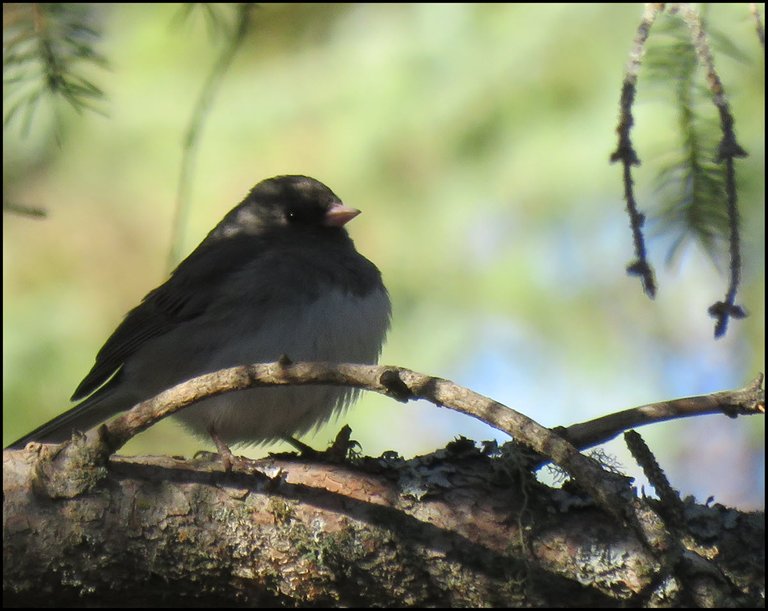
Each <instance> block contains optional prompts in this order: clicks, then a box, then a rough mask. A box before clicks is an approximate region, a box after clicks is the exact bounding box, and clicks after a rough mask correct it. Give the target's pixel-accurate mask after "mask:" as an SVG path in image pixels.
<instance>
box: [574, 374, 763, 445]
mask: <svg viewBox="0 0 768 611" xmlns="http://www.w3.org/2000/svg"><path fill="white" fill-rule="evenodd" d="M764 413H765V391H764V390H763V374H760V375H758V376H757V377H756V378H755V379H754V380H753V381H752V382H750V383H749V384H748V385H747V386H745V387H744V388H741V389H739V390H726V391H722V392H715V393H712V394H710V395H700V396H696V397H685V398H682V399H673V400H671V401H661V402H659V403H651V404H649V405H641V406H640V407H633V408H631V409H627V410H624V411H621V412H616V413H614V414H609V415H607V416H602V417H600V418H596V419H594V420H590V421H588V422H582V423H580V424H574V425H572V426H569V427H566V428H565V429H563V430H562V435H563V436H564V437H565V438H566V439H568V441H570V442H571V443H572V444H573V445H575V446H576V447H577V448H579V449H580V450H584V449H586V448H591V447H593V446H596V445H598V444H601V443H605V442H606V441H609V440H610V439H613V438H614V437H616V435H619V434H620V433H622V432H624V431H626V430H628V429H631V428H634V427H637V426H642V425H645V424H653V423H654V422H664V421H665V420H673V419H676V418H690V417H691V416H703V415H705V414H726V415H727V416H730V417H736V416H737V415H745V416H746V415H753V414H764Z"/></svg>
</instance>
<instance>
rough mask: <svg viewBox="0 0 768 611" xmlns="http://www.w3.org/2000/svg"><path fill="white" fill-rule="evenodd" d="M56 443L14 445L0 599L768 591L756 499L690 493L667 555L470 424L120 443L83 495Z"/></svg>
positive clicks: (31, 602)
mask: <svg viewBox="0 0 768 611" xmlns="http://www.w3.org/2000/svg"><path fill="white" fill-rule="evenodd" d="M48 449H49V448H48V447H46V446H37V448H35V446H34V445H31V446H29V447H28V448H27V449H26V450H24V451H18V452H8V451H7V452H5V453H4V469H3V475H4V477H3V480H4V481H3V488H4V512H3V519H4V525H3V527H4V528H3V535H4V537H3V538H4V541H3V554H4V603H5V604H6V605H28V606H62V605H78V606H79V605H120V606H145V605H148V606H149V605H151V606H179V605H184V606H203V605H205V606H226V605H238V606H254V605H257V606H268V605H279V606H456V607H464V606H560V607H575V606H579V607H582V606H583V607H595V606H600V607H602V606H659V605H662V606H683V605H685V606H762V605H763V604H764V594H763V593H764V516H763V514H747V513H741V512H738V511H735V510H732V509H727V508H725V507H722V506H718V505H715V506H713V507H705V506H701V505H696V504H694V503H692V502H689V503H686V505H685V511H684V524H683V525H682V526H674V527H670V529H671V531H672V533H673V536H674V539H675V541H677V542H678V543H679V545H678V550H679V551H678V553H676V554H672V555H667V556H665V557H664V558H657V557H654V555H653V553H652V552H650V551H649V550H648V549H647V547H646V546H645V545H644V544H643V542H641V541H640V540H639V539H638V537H637V535H636V534H635V532H636V531H635V530H634V529H632V528H629V527H628V526H626V525H625V524H621V523H619V522H617V521H616V520H615V519H614V518H613V517H611V516H609V515H608V514H606V513H605V512H603V511H601V510H600V509H598V508H597V507H596V506H595V505H594V504H593V503H592V502H590V501H589V500H588V499H586V498H585V497H584V496H583V495H582V494H581V493H579V491H575V490H569V489H568V487H567V486H566V488H565V489H552V488H548V487H546V486H544V485H542V484H540V483H539V482H537V481H536V480H535V478H534V477H533V476H532V475H530V473H529V472H527V471H526V470H525V469H523V468H521V467H519V466H518V464H519V463H517V462H515V458H514V454H511V453H508V452H493V453H490V452H482V451H480V450H478V449H477V448H476V447H475V446H474V445H473V444H472V443H471V442H467V441H466V440H463V441H459V442H455V443H453V444H451V445H450V446H449V447H448V448H446V449H444V450H440V451H438V452H436V453H434V454H431V455H428V456H424V457H418V458H415V459H412V460H408V461H405V460H403V459H401V458H399V457H397V456H384V457H382V458H379V459H372V458H369V459H359V460H357V461H355V462H354V464H343V465H333V464H322V463H317V462H314V463H311V462H306V461H300V460H290V459H289V458H287V457H280V458H274V459H271V460H264V461H258V463H257V464H258V467H259V468H260V470H261V471H262V473H265V474H266V475H268V476H269V477H264V476H263V475H260V474H257V473H223V472H222V471H221V468H220V466H219V464H218V463H215V462H214V463H210V462H205V461H184V460H177V459H172V458H131V459H129V458H120V457H113V458H112V459H111V460H110V462H109V465H108V468H107V472H106V474H104V473H101V474H98V475H97V476H95V479H94V485H93V487H92V488H91V490H90V492H88V493H86V494H81V495H78V496H75V497H73V498H50V497H49V496H48V495H47V493H46V490H47V488H46V485H45V480H46V479H47V478H48V477H49V476H50V473H49V472H47V471H46V470H45V468H43V467H41V466H40V465H41V464H44V463H40V462H39V459H40V458H41V457H45V454H46V452H48ZM489 454H490V455H489ZM104 475H106V476H105V477H104V478H103V479H100V480H99V479H98V477H101V476H104ZM86 477H87V475H86ZM638 503H642V504H647V505H648V509H653V510H654V511H655V512H657V513H659V514H661V515H663V513H664V510H663V508H662V507H657V506H654V503H653V502H652V501H649V500H638Z"/></svg>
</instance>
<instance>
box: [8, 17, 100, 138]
mask: <svg viewBox="0 0 768 611" xmlns="http://www.w3.org/2000/svg"><path fill="white" fill-rule="evenodd" d="M4 18H5V23H4V28H3V102H4V108H5V112H4V119H3V125H4V127H7V126H9V125H10V124H11V123H13V122H14V121H17V120H18V121H21V130H22V133H25V134H26V133H27V132H28V131H29V128H30V126H31V124H32V119H33V117H34V114H35V111H36V109H37V108H38V106H39V105H40V102H41V101H42V100H43V99H44V98H46V97H49V98H51V99H52V100H63V101H64V102H66V103H67V104H68V105H69V106H71V107H72V108H74V109H75V110H76V111H77V112H82V111H83V110H91V111H95V112H99V113H103V110H102V109H101V106H100V103H101V102H103V101H104V92H103V91H102V90H101V89H100V88H99V87H98V86H97V85H95V84H94V83H93V81H91V80H90V79H89V78H87V77H86V76H84V73H85V72H86V71H87V67H88V66H98V67H102V68H103V67H106V65H107V61H106V59H105V58H104V56H103V55H101V54H100V53H99V52H98V51H97V50H96V49H95V47H94V44H95V43H96V41H97V40H98V39H99V33H98V31H97V29H96V28H95V27H94V25H93V22H94V13H93V9H92V8H91V6H90V5H87V4H38V3H32V4H21V3H19V4H15V5H13V7H11V8H8V9H5V10H4Z"/></svg>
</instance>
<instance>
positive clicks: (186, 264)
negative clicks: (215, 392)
mask: <svg viewBox="0 0 768 611" xmlns="http://www.w3.org/2000/svg"><path fill="white" fill-rule="evenodd" d="M264 248H265V244H264V240H263V239H260V238H258V237H255V236H246V235H239V236H232V237H230V238H225V239H220V240H215V241H204V242H203V243H202V244H200V246H198V247H197V249H195V250H194V251H193V252H192V254H190V255H189V256H188V257H187V258H186V259H184V261H182V262H181V263H180V264H179V266H178V267H177V268H176V269H175V270H174V272H173V273H172V275H171V277H170V278H169V279H168V280H167V281H166V282H165V283H164V284H161V285H160V286H159V287H157V288H156V289H154V290H153V291H151V292H150V293H148V294H147V296H146V297H144V299H142V301H141V303H140V304H139V305H138V306H136V307H135V308H133V309H132V310H131V311H130V312H128V314H126V316H125V318H124V319H123V322H122V323H120V325H119V326H118V327H117V329H115V331H114V333H112V335H111V336H110V337H109V339H107V341H106V343H105V344H104V346H102V348H101V350H99V353H98V354H97V355H96V362H95V364H94V365H93V368H92V369H91V371H90V372H89V373H88V375H86V376H85V378H84V379H83V381H82V382H80V385H79V386H78V387H77V388H76V389H75V392H74V394H73V395H72V400H73V401H77V400H78V399H82V398H83V397H85V396H87V395H89V394H91V393H92V392H93V391H95V390H96V389H97V388H99V386H101V385H102V384H104V383H105V382H106V381H107V380H109V378H110V377H112V376H113V375H114V374H115V372H116V371H118V370H119V369H120V367H122V365H123V363H125V361H126V359H128V358H129V357H130V356H131V355H132V354H133V353H134V352H135V351H136V350H137V349H138V348H140V347H141V346H142V345H143V344H144V343H145V342H146V341H148V340H149V339H151V338H153V337H157V336H159V335H163V334H164V333H166V332H168V331H169V330H170V329H172V328H174V327H175V326H176V325H178V324H180V323H183V322H185V321H189V320H192V319H194V318H195V317H197V316H200V315H201V314H202V313H203V312H205V310H206V309H207V308H208V306H209V305H210V303H211V302H212V301H214V300H215V299H216V296H217V292H218V291H217V289H218V287H219V286H221V285H222V284H223V283H224V282H225V281H226V279H227V277H228V276H229V275H230V274H232V273H234V272H236V271H237V270H239V269H240V268H241V267H242V266H244V265H246V264H248V262H249V261H253V259H255V258H257V257H259V254H260V253H263V252H264ZM203 258H204V260H203Z"/></svg>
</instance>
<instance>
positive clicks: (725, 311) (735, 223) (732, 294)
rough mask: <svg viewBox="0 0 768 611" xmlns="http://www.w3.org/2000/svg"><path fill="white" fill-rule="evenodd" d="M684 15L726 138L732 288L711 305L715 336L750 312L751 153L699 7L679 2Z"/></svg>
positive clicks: (722, 157) (723, 154)
mask: <svg viewBox="0 0 768 611" xmlns="http://www.w3.org/2000/svg"><path fill="white" fill-rule="evenodd" d="M679 11H680V15H681V16H682V18H683V20H684V21H685V23H686V24H687V25H688V28H689V29H690V31H691V40H692V42H693V46H694V48H695V49H696V55H697V56H698V58H699V62H700V63H701V65H702V66H704V69H705V70H706V73H707V86H708V87H709V91H710V93H711V94H712V102H713V103H714V105H715V106H716V107H717V110H718V112H719V113H720V128H721V130H722V132H723V138H722V140H721V141H720V145H719V147H718V151H717V160H718V161H719V162H724V163H725V190H726V194H727V197H726V208H727V210H728V222H729V226H730V256H731V264H730V276H731V278H730V282H729V284H728V291H727V293H726V295H725V299H724V300H723V301H718V302H717V303H715V304H713V305H712V306H710V308H709V310H708V311H709V315H710V316H712V317H713V318H715V319H717V323H716V324H715V338H718V337H722V336H723V335H725V332H726V330H727V329H728V320H729V319H730V318H737V319H739V318H744V317H745V316H746V315H747V313H746V311H745V310H744V308H742V307H741V306H739V305H737V304H736V303H735V301H736V292H737V291H738V288H739V283H740V281H741V247H740V237H739V209H738V206H737V192H736V170H735V166H734V160H735V159H736V158H737V157H746V156H747V152H746V151H745V150H744V149H743V148H742V147H741V146H740V145H739V143H738V142H737V141H736V133H735V132H734V129H733V124H734V120H733V115H732V114H731V111H730V109H729V107H728V100H727V99H726V97H725V89H724V88H723V84H722V82H721V81H720V77H719V76H718V74H717V70H715V61H714V59H713V57H712V52H711V50H710V48H709V42H708V40H707V35H706V33H705V32H704V28H703V26H702V23H701V19H700V18H699V14H698V12H697V10H696V9H695V8H694V7H693V6H692V5H691V4H688V3H684V4H680V5H679Z"/></svg>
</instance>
